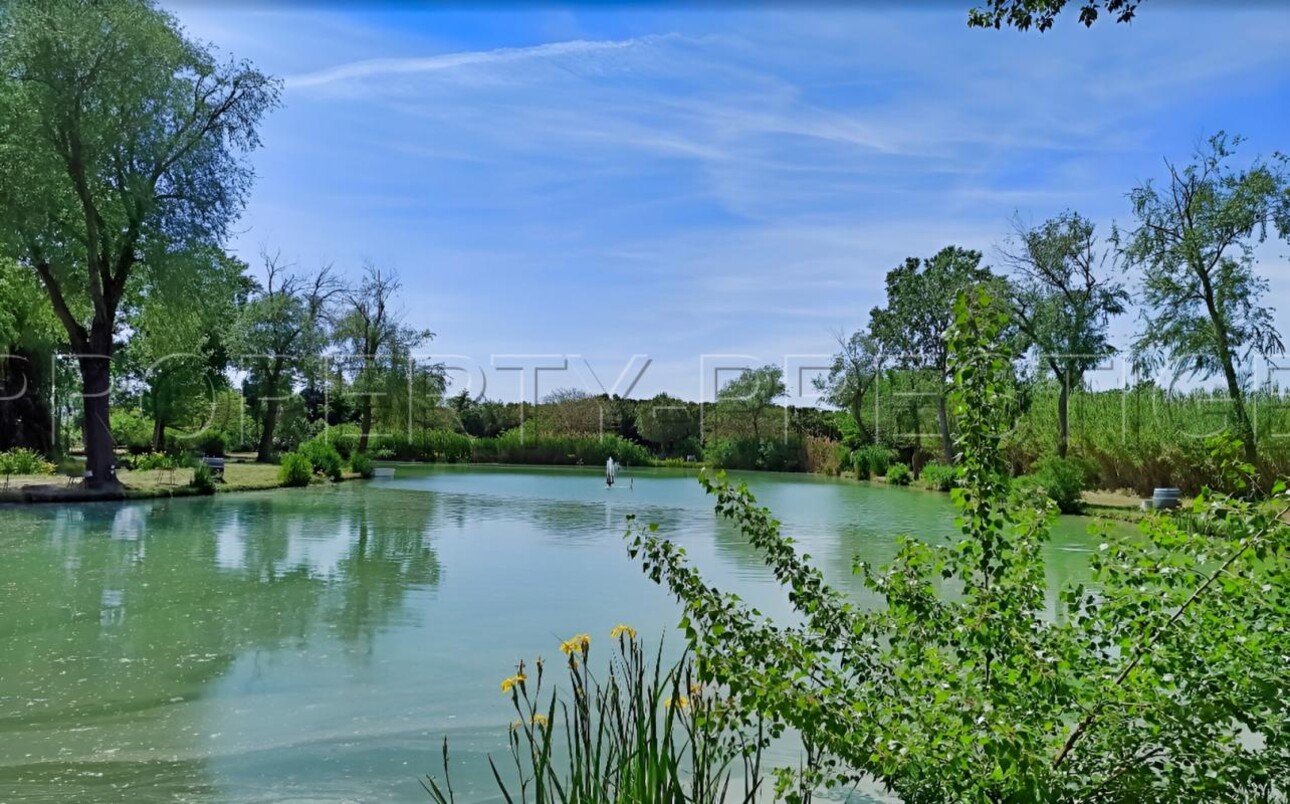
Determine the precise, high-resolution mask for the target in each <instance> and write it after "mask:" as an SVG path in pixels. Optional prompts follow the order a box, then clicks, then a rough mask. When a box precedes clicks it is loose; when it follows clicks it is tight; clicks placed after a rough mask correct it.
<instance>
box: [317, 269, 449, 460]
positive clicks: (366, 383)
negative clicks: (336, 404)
mask: <svg viewBox="0 0 1290 804" xmlns="http://www.w3.org/2000/svg"><path fill="white" fill-rule="evenodd" d="M401 287H402V285H401V283H400V282H399V275H398V274H397V273H396V272H394V271H388V270H384V269H382V268H379V267H377V266H376V265H373V264H371V263H369V264H367V265H366V266H364V268H363V279H362V281H361V282H360V283H359V284H358V286H357V287H355V288H352V289H350V290H349V291H348V292H347V293H346V294H345V300H344V311H343V312H342V313H341V315H340V318H339V320H338V321H337V323H336V336H337V339H338V340H340V341H341V342H343V343H344V344H346V348H347V349H348V351H349V354H348V355H346V356H345V362H346V364H347V365H349V366H350V367H351V371H352V376H353V390H354V392H355V393H356V394H357V395H358V396H359V427H360V433H359V438H358V450H359V452H366V451H367V442H368V439H369V438H370V436H371V432H372V418H373V410H374V407H373V401H374V398H375V397H377V396H382V395H384V391H383V390H382V384H383V383H384V382H386V381H388V380H389V379H390V377H391V376H393V375H397V373H398V365H399V361H398V360H397V359H396V358H397V357H398V356H399V355H410V354H411V352H412V350H414V349H415V348H416V347H418V346H420V345H421V344H423V343H425V342H426V341H428V340H430V339H431V338H433V337H434V334H433V333H432V332H430V331H429V330H418V329H413V328H412V327H409V326H406V325H405V324H404V323H403V320H404V313H403V311H402V310H401V309H400V308H398V307H397V306H396V304H397V296H398V292H399V289H400V288H401ZM403 379H404V381H406V379H407V378H406V377H404V378H403Z"/></svg>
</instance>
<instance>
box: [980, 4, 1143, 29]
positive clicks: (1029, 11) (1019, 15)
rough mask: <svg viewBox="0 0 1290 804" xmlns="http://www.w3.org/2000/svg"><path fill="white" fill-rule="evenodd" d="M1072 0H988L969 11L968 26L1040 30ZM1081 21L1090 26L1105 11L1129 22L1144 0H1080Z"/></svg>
mask: <svg viewBox="0 0 1290 804" xmlns="http://www.w3.org/2000/svg"><path fill="white" fill-rule="evenodd" d="M1068 2H1069V0H987V2H986V4H985V5H984V6H978V7H974V8H972V9H971V10H970V11H968V27H969V28H994V29H995V30H998V29H999V28H1002V27H1004V26H1005V25H1006V26H1011V27H1013V28H1016V29H1017V30H1019V31H1028V30H1030V28H1031V27H1032V26H1033V27H1034V28H1035V29H1036V30H1038V31H1041V32H1042V31H1046V30H1048V29H1049V28H1051V27H1053V20H1054V19H1056V17H1057V15H1058V14H1060V13H1062V10H1063V9H1065V8H1066V5H1067V3H1068ZM1081 2H1082V3H1083V5H1081V6H1080V10H1079V21H1080V22H1081V23H1083V24H1084V27H1085V28H1087V27H1089V26H1091V25H1092V24H1093V23H1095V22H1097V19H1098V17H1100V16H1101V15H1102V12H1105V13H1106V14H1107V15H1108V16H1114V17H1115V21H1116V22H1130V21H1132V20H1133V17H1134V15H1135V14H1137V11H1138V5H1139V3H1140V2H1141V0H1081Z"/></svg>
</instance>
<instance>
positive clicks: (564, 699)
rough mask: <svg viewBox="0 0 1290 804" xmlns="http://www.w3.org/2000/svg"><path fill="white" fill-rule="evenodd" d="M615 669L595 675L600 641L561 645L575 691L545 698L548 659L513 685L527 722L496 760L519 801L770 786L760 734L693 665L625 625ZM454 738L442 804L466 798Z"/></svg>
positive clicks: (706, 799) (679, 796)
mask: <svg viewBox="0 0 1290 804" xmlns="http://www.w3.org/2000/svg"><path fill="white" fill-rule="evenodd" d="M611 639H612V640H613V641H614V642H615V643H616V647H615V649H614V652H613V653H612V655H611V657H610V660H609V663H608V665H609V666H608V672H607V674H606V675H605V676H604V677H603V678H602V677H598V676H597V675H596V674H595V673H593V672H592V670H591V664H590V658H591V637H590V636H589V635H587V634H579V635H577V636H575V637H572V638H571V639H568V640H566V641H565V642H563V643H562V644H561V646H560V650H561V652H562V653H563V654H564V656H565V662H564V670H565V675H566V677H567V678H566V681H567V685H566V686H565V687H562V688H560V689H556V690H552V691H550V692H549V693H547V692H546V690H545V685H546V683H547V680H548V679H547V669H546V666H545V664H544V663H543V661H542V660H541V659H538V660H536V661H535V662H534V663H533V666H532V670H530V669H529V667H528V665H526V664H524V663H520V664H519V666H518V667H517V668H516V672H515V674H514V675H512V676H510V677H508V678H506V679H504V680H503V681H502V682H501V689H502V693H503V694H505V695H509V696H510V699H511V703H512V705H513V706H514V708H515V714H516V719H515V721H514V722H512V723H511V725H510V732H509V739H508V744H509V750H508V752H507V753H508V756H506V757H505V758H504V759H501V760H499V759H498V758H495V757H489V760H488V761H489V766H490V769H491V771H492V775H493V778H494V780H495V781H496V783H497V787H498V790H499V792H500V794H501V796H502V798H503V799H504V800H506V801H507V802H533V804H548V803H551V804H556V803H558V804H573V803H574V802H577V804H600V803H601V802H603V803H604V804H610V803H611V802H612V803H613V804H626V803H627V802H633V804H732V803H733V802H752V801H754V800H756V797H757V795H758V792H759V788H760V786H761V785H762V781H761V768H760V759H761V748H762V746H763V735H762V734H761V733H760V731H759V730H756V729H751V728H745V726H744V724H743V722H742V721H741V720H740V718H739V715H738V714H737V713H736V712H735V711H734V709H733V708H731V707H730V706H728V705H727V703H726V702H725V700H724V699H723V698H722V697H721V696H720V695H719V694H718V691H717V690H715V689H708V688H704V687H702V686H701V685H700V684H699V683H698V682H697V680H696V678H697V677H696V673H695V668H694V665H693V662H691V661H690V660H688V659H682V660H681V661H680V662H678V663H677V664H675V665H672V666H671V667H670V668H668V669H665V668H664V666H663V662H662V651H661V649H660V650H659V651H658V652H657V653H655V654H654V655H653V656H652V657H650V656H647V654H646V653H645V651H644V649H643V648H642V646H641V644H640V642H639V641H638V640H637V638H636V631H635V630H634V629H632V628H629V627H627V626H618V627H617V628H615V629H614V630H613V632H612V633H611ZM448 750H449V749H448V741H447V740H446V739H445V740H444V744H443V768H442V776H433V775H431V776H427V777H425V779H424V780H423V782H422V784H423V785H424V786H425V788H426V791H427V792H428V793H429V794H430V797H431V800H432V801H434V802H436V804H451V803H452V802H454V801H455V798H454V794H453V788H452V780H451V777H450V775H449V760H448Z"/></svg>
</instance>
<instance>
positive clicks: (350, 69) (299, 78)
mask: <svg viewBox="0 0 1290 804" xmlns="http://www.w3.org/2000/svg"><path fill="white" fill-rule="evenodd" d="M665 38H667V37H666V36H665V35H664V36H643V37H637V38H633V39H619V40H600V41H591V40H585V39H577V40H571V41H566V42H551V43H547V44H543V45H534V46H532V47H506V48H494V49H492V50H473V51H462V52H458V53H444V54H440V55H435V56H421V57H412V58H384V59H365V60H361V61H354V62H350V63H348V64H341V65H338V66H336V67H329V68H327V69H324V70H316V71H314V72H309V73H303V74H299V75H293V76H287V78H286V79H285V80H284V83H285V85H286V87H287V89H309V88H317V87H325V86H328V85H331V84H339V83H344V82H348V81H358V80H363V79H368V78H379V77H382V76H390V75H413V74H425V73H438V72H447V71H452V70H459V69H462V68H465V67H481V66H490V65H499V64H515V63H520V62H526V61H535V60H549V59H558V58H568V57H576V56H587V55H597V54H604V53H610V52H614V51H623V50H628V49H631V48H637V47H641V46H645V45H649V44H651V43H652V42H656V41H659V40H661V39H665Z"/></svg>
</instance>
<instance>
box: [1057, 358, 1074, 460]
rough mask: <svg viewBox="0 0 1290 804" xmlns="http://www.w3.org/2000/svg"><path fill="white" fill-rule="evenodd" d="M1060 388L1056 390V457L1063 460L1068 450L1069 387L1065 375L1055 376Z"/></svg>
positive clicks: (1069, 431) (1069, 434) (1069, 432)
mask: <svg viewBox="0 0 1290 804" xmlns="http://www.w3.org/2000/svg"><path fill="white" fill-rule="evenodd" d="M1057 382H1058V383H1060V385H1061V387H1060V388H1059V389H1058V390H1057V457H1059V458H1062V459H1065V458H1066V453H1067V451H1068V450H1069V449H1070V436H1071V430H1070V402H1071V386H1070V381H1069V379H1068V377H1067V376H1066V375H1063V374H1059V375H1057Z"/></svg>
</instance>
